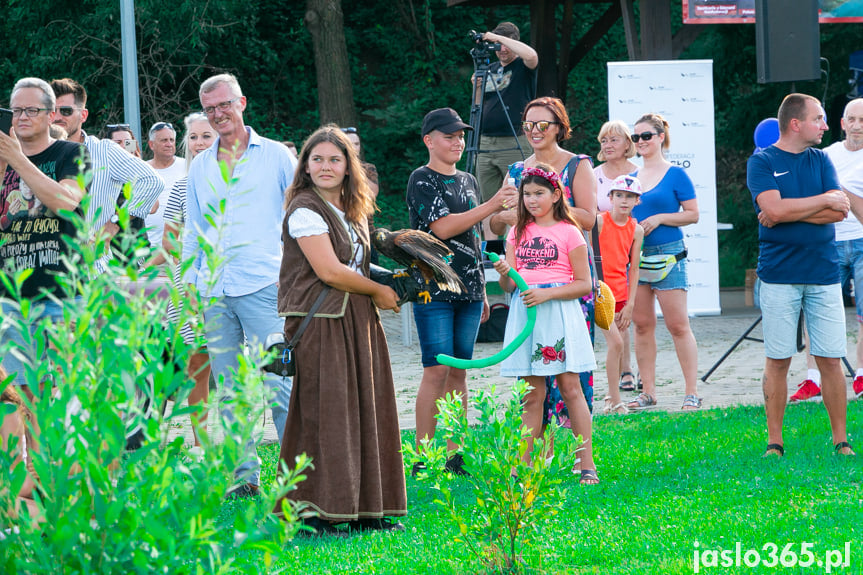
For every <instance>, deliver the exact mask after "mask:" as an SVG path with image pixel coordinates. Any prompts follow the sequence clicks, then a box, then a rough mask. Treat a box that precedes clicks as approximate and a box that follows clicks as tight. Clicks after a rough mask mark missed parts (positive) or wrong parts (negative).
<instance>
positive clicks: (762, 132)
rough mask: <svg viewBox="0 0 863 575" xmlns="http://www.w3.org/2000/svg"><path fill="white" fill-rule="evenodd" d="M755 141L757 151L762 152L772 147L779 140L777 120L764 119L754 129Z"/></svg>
mask: <svg viewBox="0 0 863 575" xmlns="http://www.w3.org/2000/svg"><path fill="white" fill-rule="evenodd" d="M753 138H754V139H755V147H756V149H758V150H763V149H764V148H767V147H769V146H772V145H773V144H775V143H776V142H777V141H778V140H779V120H777V119H776V118H765V119H764V120H761V121H760V122H759V123H758V126H756V127H755V133H754V134H753Z"/></svg>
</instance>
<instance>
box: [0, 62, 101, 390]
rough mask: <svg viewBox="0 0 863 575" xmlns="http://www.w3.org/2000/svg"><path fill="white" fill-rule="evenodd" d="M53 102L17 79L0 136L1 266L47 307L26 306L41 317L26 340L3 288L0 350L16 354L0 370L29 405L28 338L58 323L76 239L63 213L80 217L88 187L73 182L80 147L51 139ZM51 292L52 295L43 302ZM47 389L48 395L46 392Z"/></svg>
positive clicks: (29, 81) (32, 356)
mask: <svg viewBox="0 0 863 575" xmlns="http://www.w3.org/2000/svg"><path fill="white" fill-rule="evenodd" d="M55 102H56V101H55V98H54V92H53V91H52V90H51V86H49V85H48V83H47V82H45V81H44V80H41V79H39V78H22V79H21V80H18V82H16V83H15V87H14V88H13V89H12V96H11V98H10V104H11V105H10V108H11V109H12V127H11V129H10V133H9V134H8V135H7V134H5V133H3V134H0V170H2V171H3V173H4V174H3V183H2V185H0V260H2V262H3V265H4V266H5V267H6V268H7V270H9V271H11V272H19V271H23V270H26V269H29V270H31V272H30V275H29V276H27V277H26V279H24V281H23V283H22V285H21V289H20V295H21V300H26V301H29V302H33V301H37V300H38V301H39V302H40V303H43V304H44V305H40V306H37V307H33V308H31V309H32V310H33V313H35V314H39V315H38V316H37V317H33V316H32V315H31V316H30V317H31V318H32V320H33V321H32V322H31V323H30V325H31V328H30V329H31V333H30V334H29V336H25V335H24V334H22V333H21V331H20V330H19V329H17V327H16V326H18V325H19V324H18V321H16V319H17V320H20V319H21V318H22V315H21V304H20V302H13V301H9V300H11V299H12V297H13V294H12V293H9V291H7V289H6V288H5V287H3V286H0V297H3V298H8V299H7V300H5V301H4V303H3V304H2V308H0V313H2V314H3V317H4V320H11V321H10V323H9V325H10V326H12V327H10V328H9V329H7V330H5V331H4V332H3V333H2V335H0V344H8V343H10V342H11V343H12V345H13V346H15V347H16V348H17V349H18V350H19V351H20V353H15V354H13V353H8V354H6V356H5V357H4V358H3V367H4V368H5V369H6V371H7V372H8V373H9V374H10V375H11V376H12V378H13V379H12V380H11V382H12V383H13V384H14V385H18V386H21V391H22V392H23V393H24V394H26V395H27V396H28V397H29V398H30V399H33V398H34V396H35V394H36V393H39V389H38V387H39V386H35V387H31V386H30V385H28V382H27V380H26V379H25V377H24V372H25V370H24V365H25V364H27V363H31V364H32V363H36V362H39V361H41V359H42V358H41V353H42V352H41V351H40V350H39V349H37V347H36V343H35V342H36V339H35V337H33V336H34V333H35V331H36V329H37V326H38V324H39V323H40V322H39V321H38V320H39V319H40V317H46V318H50V320H51V321H62V318H63V304H62V298H65V297H66V292H65V291H64V289H63V288H62V286H61V285H60V284H58V282H57V276H58V274H63V273H65V271H66V265H65V263H64V262H65V260H66V256H67V255H68V254H69V245H68V243H67V242H66V241H64V240H63V236H70V237H75V235H76V233H77V231H76V229H75V224H74V222H73V221H72V220H70V219H68V218H66V217H64V216H63V215H62V214H63V213H64V212H68V211H73V212H80V207H79V204H80V203H81V200H82V199H83V197H84V194H85V193H86V189H85V188H84V187H82V185H81V183H80V182H81V180H80V179H79V178H78V176H79V175H80V174H82V173H86V172H89V170H90V162H89V158H88V154H87V149H86V148H85V147H84V146H82V145H80V144H76V143H73V142H64V141H61V140H55V139H53V138H52V137H51V135H50V126H51V122H52V120H53V118H54V114H55V112H54V107H55ZM84 181H86V178H85V179H84ZM22 208H23V209H22ZM13 215H14V216H15V217H14V218H12V217H11V216H13ZM24 230H30V231H29V232H28V233H24ZM49 294H50V295H51V296H53V297H51V298H50V299H47V298H46V296H47V295H49ZM58 298H59V299H58ZM45 389H46V390H48V393H50V386H45Z"/></svg>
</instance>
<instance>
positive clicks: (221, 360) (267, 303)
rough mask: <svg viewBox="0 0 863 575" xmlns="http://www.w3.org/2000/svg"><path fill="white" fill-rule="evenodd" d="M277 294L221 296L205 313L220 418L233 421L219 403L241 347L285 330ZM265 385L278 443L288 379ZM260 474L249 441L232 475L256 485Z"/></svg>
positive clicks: (269, 379) (270, 378)
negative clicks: (243, 457)
mask: <svg viewBox="0 0 863 575" xmlns="http://www.w3.org/2000/svg"><path fill="white" fill-rule="evenodd" d="M277 292H278V288H277V287H276V285H275V284H273V285H271V286H268V287H265V288H263V289H261V290H259V291H257V292H255V293H250V294H247V295H243V296H237V297H228V296H223V297H221V298H219V299H218V301H217V303H216V305H214V306H212V307H211V308H209V309H207V310H206V311H204V322H205V325H206V330H207V350H208V351H209V353H210V364H211V366H212V370H213V376H214V377H215V378H216V385H217V386H218V392H217V395H218V399H219V405H220V410H221V415H222V416H224V417H225V419H227V420H233V416H234V413H233V409H232V407H231V405H230V403H222V402H221V399H222V398H223V397H224V395H225V391H226V390H229V389H230V390H233V389H234V373H236V370H237V368H238V366H239V361H238V357H239V355H240V354H242V353H243V347H244V345H245V344H248V345H251V346H257V345H263V344H264V342H265V341H266V339H267V336H268V335H269V334H271V333H282V331H284V327H285V320H284V319H282V318H281V317H279V312H278V310H277V304H276V296H277ZM264 384H265V385H266V386H267V388H268V389H269V391H270V396H271V397H270V399H274V402H273V403H272V411H273V423H274V424H275V425H276V432H277V433H278V436H279V443H281V441H282V435H284V433H285V422H286V421H287V418H288V404H289V403H290V401H291V379H290V378H287V377H285V378H282V377H278V376H276V375H272V374H268V375H267V376H266V377H265V378H264ZM260 471H261V463H260V459H258V452H257V449H256V448H255V440H254V439H252V438H249V439H248V441H247V442H246V460H245V461H243V463H241V464H240V466H239V467H238V468H237V470H236V471H235V474H236V476H237V477H238V478H239V479H241V480H243V481H247V482H249V483H253V484H255V485H257V484H258V483H259V481H260Z"/></svg>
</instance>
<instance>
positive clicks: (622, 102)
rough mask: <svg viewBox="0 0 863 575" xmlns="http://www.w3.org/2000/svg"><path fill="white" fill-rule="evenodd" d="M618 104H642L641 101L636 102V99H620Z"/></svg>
mask: <svg viewBox="0 0 863 575" xmlns="http://www.w3.org/2000/svg"><path fill="white" fill-rule="evenodd" d="M617 103H618V104H626V105H632V104H641V100H636V99H635V98H626V99H620V98H618V100H617Z"/></svg>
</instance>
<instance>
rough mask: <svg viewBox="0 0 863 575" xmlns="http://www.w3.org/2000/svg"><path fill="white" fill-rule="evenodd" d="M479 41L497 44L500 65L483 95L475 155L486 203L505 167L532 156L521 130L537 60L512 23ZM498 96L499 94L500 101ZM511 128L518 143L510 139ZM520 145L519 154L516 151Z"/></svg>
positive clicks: (533, 92)
mask: <svg viewBox="0 0 863 575" xmlns="http://www.w3.org/2000/svg"><path fill="white" fill-rule="evenodd" d="M482 37H483V40H486V41H488V42H497V43H499V44H500V50H499V51H498V52H497V57H498V60H499V61H498V62H495V63H493V64H491V66H490V67H489V74H488V80H487V82H486V86H485V94H484V95H483V105H482V123H481V124H480V133H481V134H482V138H481V139H480V144H479V149H480V153H479V154H477V167H476V175H477V179H478V180H479V185H480V190H481V191H482V197H483V200H487V199H489V198H490V197H492V196H493V195H494V194H495V193H496V192H497V190H498V189H499V188H500V185H501V182H503V179H504V178H505V177H506V173H507V167H508V166H509V165H510V164H512V163H515V162H520V161H522V160H524V159H525V157H527V156H529V155H530V154H532V153H533V151H532V148H531V147H530V142H528V140H527V137H526V136H525V135H524V133H523V132H522V130H521V114H522V112H523V111H524V107H525V105H527V103H528V102H530V101H531V100H533V99H534V98H535V97H536V67H537V65H538V64H539V57H538V56H537V54H536V50H534V49H533V48H531V47H530V46H528V45H527V44H525V43H524V42H521V41H520V39H519V38H520V33H519V31H518V27H517V26H516V25H515V24H513V23H512V22H501V23H500V24H498V25H497V27H495V29H494V30H492V31H491V32H486V33H485V34H483V35H482ZM495 86H497V91H495ZM497 92H500V96H501V97H500V98H499V97H498V94H497ZM501 100H503V107H501ZM507 117H509V121H508V120H507ZM510 122H511V124H510ZM513 128H515V133H516V134H517V136H518V140H516V138H515V137H513ZM519 145H520V146H521V150H519V149H518V146H519ZM495 150H500V151H495Z"/></svg>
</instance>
